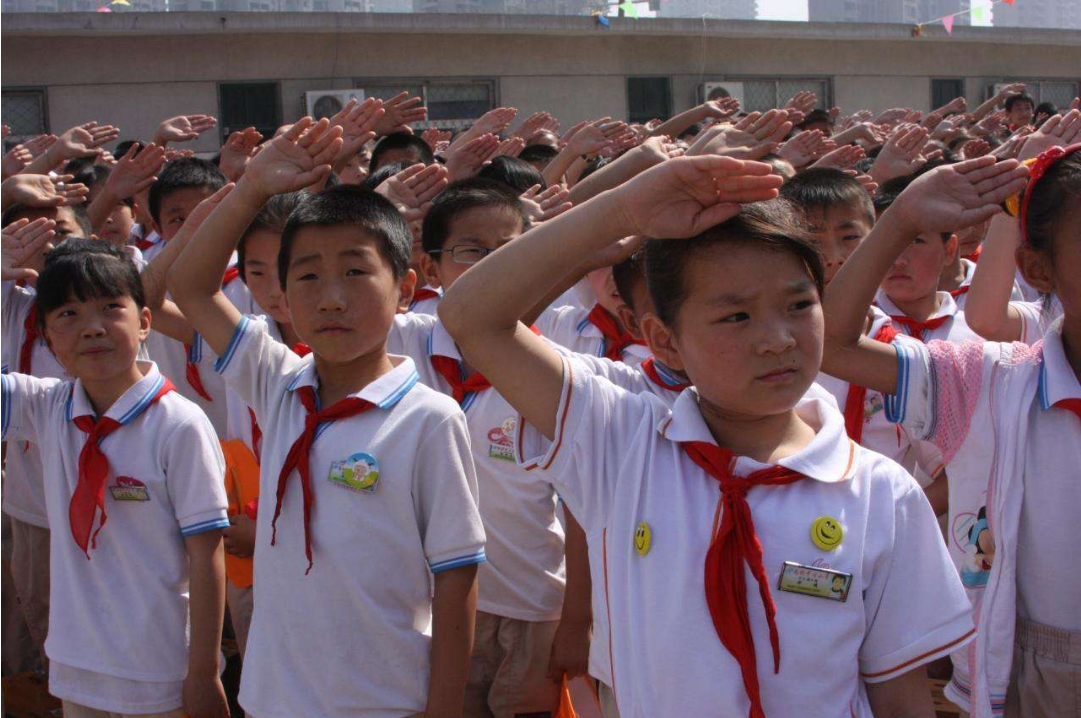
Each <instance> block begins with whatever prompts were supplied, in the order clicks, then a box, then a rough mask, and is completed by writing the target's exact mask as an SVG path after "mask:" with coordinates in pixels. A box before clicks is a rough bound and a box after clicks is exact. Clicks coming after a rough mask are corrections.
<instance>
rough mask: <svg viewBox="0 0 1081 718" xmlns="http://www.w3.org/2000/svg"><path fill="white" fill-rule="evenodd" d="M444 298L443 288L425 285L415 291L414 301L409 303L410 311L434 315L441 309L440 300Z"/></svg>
mask: <svg viewBox="0 0 1081 718" xmlns="http://www.w3.org/2000/svg"><path fill="white" fill-rule="evenodd" d="M442 298H443V289H442V288H440V287H432V286H428V285H425V286H423V287H421V288H420V289H418V290H416V291H415V292H413V301H412V302H410V303H409V311H411V312H414V313H416V314H428V315H430V316H433V317H434V316H436V312H437V310H438V309H439V300H441V299H442Z"/></svg>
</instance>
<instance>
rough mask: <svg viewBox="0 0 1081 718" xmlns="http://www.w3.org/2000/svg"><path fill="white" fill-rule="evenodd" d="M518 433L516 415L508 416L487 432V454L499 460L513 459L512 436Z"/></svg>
mask: <svg viewBox="0 0 1081 718" xmlns="http://www.w3.org/2000/svg"><path fill="white" fill-rule="evenodd" d="M517 433H518V417H516V416H508V417H507V418H506V419H504V420H503V423H502V424H501V425H499V426H497V427H496V428H494V429H492V430H491V431H489V432H488V456H490V457H492V458H493V459H499V460H501V461H514V437H515V435H516V434H517Z"/></svg>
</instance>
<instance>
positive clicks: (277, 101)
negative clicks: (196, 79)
mask: <svg viewBox="0 0 1081 718" xmlns="http://www.w3.org/2000/svg"><path fill="white" fill-rule="evenodd" d="M215 85H216V90H217V95H218V118H219V119H220V124H219V135H220V136H221V143H222V145H224V144H225V141H226V140H227V139H229V134H230V133H231V132H237V131H238V129H239V130H242V129H244V127H254V125H252V124H250V123H249V124H247V125H245V126H244V127H241V128H232V129H230V125H227V124H226V123H225V113H224V112H223V111H222V108H223V103H222V91H223V88H225V87H227V86H233V85H273V86H274V123H273V125H274V128H275V129H277V128H278V127H281V125H282V117H283V113H282V83H281V81H280V80H230V81H219V82H217V83H215Z"/></svg>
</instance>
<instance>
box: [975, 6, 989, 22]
mask: <svg viewBox="0 0 1081 718" xmlns="http://www.w3.org/2000/svg"><path fill="white" fill-rule="evenodd" d="M984 11H985V9H984V6H983V5H976V6H975V7H973V8H972V22H974V23H977V22H980V23H982V22H986V21H985V19H984V17H985V16H984Z"/></svg>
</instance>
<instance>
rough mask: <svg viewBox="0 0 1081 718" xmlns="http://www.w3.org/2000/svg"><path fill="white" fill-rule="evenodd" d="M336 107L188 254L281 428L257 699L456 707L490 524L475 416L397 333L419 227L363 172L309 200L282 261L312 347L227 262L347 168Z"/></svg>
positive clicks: (265, 712) (298, 709) (266, 431)
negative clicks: (262, 225)
mask: <svg viewBox="0 0 1081 718" xmlns="http://www.w3.org/2000/svg"><path fill="white" fill-rule="evenodd" d="M328 127H329V123H328V122H327V121H326V120H321V121H320V122H319V123H316V124H313V123H312V120H311V118H304V119H302V120H301V121H299V122H298V123H296V124H295V125H293V126H292V127H291V128H290V129H289V130H287V131H286V132H284V133H282V134H281V135H279V136H278V137H276V138H275V139H274V140H273V141H272V142H271V143H269V144H268V145H265V146H264V148H263V149H262V150H261V151H260V152H259V154H258V155H256V156H255V158H254V159H252V161H251V162H250V163H249V164H248V165H247V169H246V170H245V173H244V176H243V177H242V178H241V180H240V181H239V182H238V183H237V186H236V188H235V189H234V190H233V192H232V193H230V194H229V195H228V196H227V197H226V198H225V199H224V200H223V201H222V203H221V205H220V206H219V207H218V209H217V210H216V211H214V212H213V213H212V214H211V216H210V218H209V219H208V220H207V221H206V223H205V224H204V225H203V226H202V227H201V228H200V229H199V231H198V232H197V233H196V236H195V237H194V239H193V240H192V243H191V244H190V245H189V246H188V247H187V248H185V250H184V252H183V253H182V254H181V257H180V259H178V260H177V262H176V264H175V266H174V267H173V269H172V271H171V273H170V288H171V289H172V292H173V295H174V296H175V297H176V299H177V300H178V304H179V306H180V308H181V309H182V310H183V311H184V313H185V315H186V316H187V317H188V318H189V319H190V320H191V322H192V324H193V325H194V326H195V327H196V329H198V330H199V332H200V333H201V334H202V335H203V336H204V337H205V338H206V341H207V342H208V343H209V344H210V346H211V347H212V348H213V349H214V350H215V351H216V352H217V353H218V354H219V356H220V357H221V359H220V360H219V361H218V362H217V365H216V368H217V370H218V371H219V372H220V373H221V374H222V376H224V378H225V380H226V382H227V383H228V385H229V386H230V388H232V389H233V390H234V391H236V393H237V394H238V395H239V396H240V397H241V398H242V399H243V400H245V401H246V402H247V403H248V405H249V406H251V407H252V408H253V409H254V411H255V416H256V419H257V421H258V422H259V425H260V427H262V433H263V437H264V440H263V444H262V449H261V466H260V494H261V495H262V496H263V497H264V498H263V500H262V501H261V504H262V505H261V507H260V510H259V511H258V515H257V523H258V528H257V531H256V549H255V577H254V580H255V584H256V585H258V587H259V589H258V591H256V593H255V610H254V615H253V617H252V624H251V630H250V633H249V636H248V647H249V648H251V650H250V651H248V652H247V653H246V656H245V657H246V665H245V667H244V676H243V679H242V685H241V691H240V702H241V704H242V705H243V707H244V709H245V711H246V712H247V713H248V715H251V716H255V717H256V718H274V717H276V716H282V717H285V716H289V717H290V718H291V717H292V716H298V715H319V716H346V715H355V714H356V713H357V712H358V711H359V712H370V713H372V714H373V715H385V716H413V715H415V714H420V713H421V712H423V713H424V715H425V716H429V717H431V716H457V715H460V712H461V704H462V695H463V690H464V686H465V680H466V671H467V665H468V656H469V652H470V645H471V637H472V631H473V612H474V601H475V590H476V588H475V586H476V566H477V564H478V563H482V562H483V561H484V532H483V530H482V528H481V524H480V518H479V515H478V513H477V505H476V504H477V498H476V491H477V489H476V479H475V477H474V470H473V466H472V462H471V460H470V458H469V450H468V436H467V430H466V426H465V418H464V416H463V415H462V413H461V411H460V409H459V408H458V407H457V406H456V405H455V404H454V402H453V401H451V400H449V399H447V398H446V397H443V396H440V395H439V394H437V393H436V392H433V391H431V390H430V389H427V388H426V387H423V386H418V385H417V376H416V369H415V367H414V365H413V362H412V360H410V359H408V358H404V357H394V356H389V355H388V354H387V353H386V349H385V343H386V336H387V333H388V332H389V330H390V327H391V324H392V322H393V320H394V315H395V312H396V311H397V310H398V309H404V306H403V305H404V303H405V302H406V298H407V297H409V296H410V294H411V292H412V288H413V284H414V282H415V277H414V275H413V274H412V272H410V271H409V269H408V264H407V262H408V256H409V231H408V228H407V227H406V226H405V223H404V221H403V220H402V219H401V218H400V216H399V215H398V213H397V211H396V210H395V209H394V207H393V205H391V204H390V203H389V202H387V201H386V200H384V199H383V198H382V197H380V196H378V195H376V194H374V193H371V192H366V191H364V190H361V189H359V188H356V187H350V186H340V187H334V188H331V189H328V190H324V191H322V192H319V193H317V194H315V195H313V196H312V197H310V198H308V199H306V200H304V201H303V202H302V203H301V205H300V206H299V207H298V208H297V209H296V210H295V211H294V212H293V213H292V215H291V216H290V219H289V222H288V224H287V226H286V228H285V231H284V232H283V234H282V237H281V249H280V252H279V255H278V276H279V279H280V282H281V285H282V290H283V295H284V306H285V307H287V310H288V313H289V317H290V319H291V321H292V324H293V327H294V329H295V331H296V332H297V334H298V335H299V337H300V338H301V339H302V341H304V342H305V343H306V344H308V345H309V346H310V347H311V350H312V351H311V353H310V354H308V355H307V356H305V357H303V358H301V357H299V356H297V355H296V354H294V353H293V352H292V351H290V349H289V348H288V347H286V346H285V345H283V344H281V343H280V342H277V341H275V340H273V339H272V338H271V337H270V336H269V334H268V332H267V329H266V322H265V321H263V320H261V319H253V318H248V317H245V316H242V315H241V314H240V312H238V311H237V310H236V308H235V307H234V306H233V305H232V303H231V302H229V301H228V300H227V299H226V298H225V297H224V296H223V295H222V294H221V287H220V283H219V282H218V281H217V279H216V274H217V273H218V272H221V271H224V269H225V267H226V265H227V264H228V262H229V257H230V255H231V254H232V252H233V248H234V245H235V243H236V241H237V240H238V239H239V237H240V236H241V235H242V234H243V233H244V231H245V229H246V228H247V227H248V225H249V224H250V223H251V220H252V219H253V218H254V217H255V216H256V215H257V214H258V213H259V211H260V209H261V208H262V207H263V206H264V205H265V204H266V202H267V200H268V199H270V198H271V197H272V196H274V195H275V194H281V193H286V192H293V191H296V190H298V189H300V188H303V187H307V186H310V185H312V184H313V183H314V182H317V181H319V180H320V179H322V178H323V177H325V176H326V173H327V172H329V162H330V160H331V159H332V158H333V157H334V155H335V153H336V152H337V151H338V149H339V148H340V145H341V141H340V139H339V136H340V133H341V130H340V128H337V127H335V128H330V129H328ZM246 261H250V257H249V258H248V259H247V260H246ZM211 270H213V271H211ZM430 572H431V573H435V579H434V596H433V594H432V588H431V573H430ZM344 664H348V670H343V665H344Z"/></svg>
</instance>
